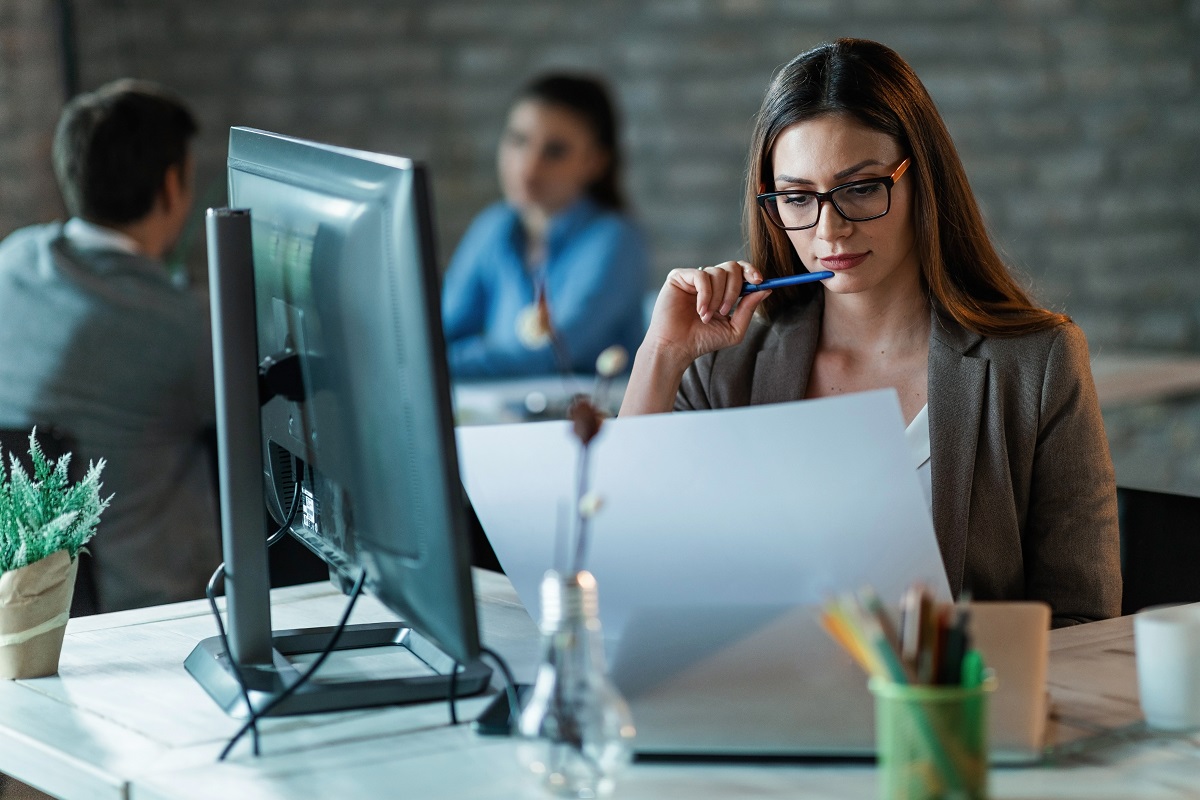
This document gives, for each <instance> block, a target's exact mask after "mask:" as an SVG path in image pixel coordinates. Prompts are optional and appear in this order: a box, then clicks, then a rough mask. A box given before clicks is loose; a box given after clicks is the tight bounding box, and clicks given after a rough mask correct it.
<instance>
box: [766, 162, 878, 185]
mask: <svg viewBox="0 0 1200 800" xmlns="http://www.w3.org/2000/svg"><path fill="white" fill-rule="evenodd" d="M882 166H883V162H882V161H879V160H877V159H874V158H868V159H867V160H866V161H860V162H859V163H857V164H855V165H854V166H853V167H848V168H846V169H844V170H842V171H841V172H839V173H837V174H836V175H834V176H833V179H834V180H836V181H840V180H841V179H842V178H848V177H850V176H851V175H853V174H854V173H856V172H858V171H860V170H862V169H865V168H866V167H882ZM775 182H776V183H799V184H806V185H808V186H813V185H815V184H814V183H813V182H812V181H810V180H808V179H807V178H793V177H792V176H791V175H776V176H775Z"/></svg>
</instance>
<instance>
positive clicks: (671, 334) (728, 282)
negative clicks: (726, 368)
mask: <svg viewBox="0 0 1200 800" xmlns="http://www.w3.org/2000/svg"><path fill="white" fill-rule="evenodd" d="M761 281H762V275H761V274H760V273H759V272H758V270H756V269H755V268H754V267H753V266H751V265H750V264H749V262H746V261H726V262H724V263H723V264H718V265H716V266H715V267H703V268H701V269H674V270H671V272H670V273H669V274H668V275H667V280H666V283H664V284H663V288H662V290H661V291H660V292H659V293H658V300H657V301H656V302H655V303H654V315H653V317H652V318H651V320H650V329H649V331H647V333H646V344H651V343H653V345H654V346H657V347H659V348H661V349H662V350H670V351H674V352H676V353H677V354H678V356H679V358H680V359H681V360H686V362H687V364H690V363H691V362H692V361H694V360H695V359H697V358H699V357H700V356H702V355H704V354H705V353H710V352H712V351H713V350H720V349H721V348H723V347H729V346H730V345H734V344H737V343H738V342H740V341H741V340H742V338H743V337H744V336H745V335H746V330H747V329H748V328H749V327H750V320H751V318H752V317H753V316H754V310H755V309H756V308H758V306H759V304H760V303H761V302H762V301H763V300H765V299H766V297H767V295H769V294H770V292H769V291H763V292H755V293H753V294H750V295H747V296H746V297H744V298H742V299H741V301H740V302H739V301H738V298H739V297H741V294H742V287H743V285H744V284H745V283H746V282H749V283H759V282H761ZM684 366H685V367H686V364H684Z"/></svg>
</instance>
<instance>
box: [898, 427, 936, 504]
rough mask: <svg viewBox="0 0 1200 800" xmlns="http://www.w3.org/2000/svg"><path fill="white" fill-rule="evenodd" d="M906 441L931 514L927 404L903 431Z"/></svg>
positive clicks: (931, 487) (931, 496) (931, 493)
mask: <svg viewBox="0 0 1200 800" xmlns="http://www.w3.org/2000/svg"><path fill="white" fill-rule="evenodd" d="M904 437H905V438H906V439H907V440H908V449H909V450H910V451H911V452H912V458H913V465H914V466H915V467H916V468H917V477H918V478H919V479H920V481H921V490H922V491H924V492H925V502H926V503H928V504H929V510H930V513H932V512H933V477H932V474H931V473H930V469H929V404H928V403H926V404H925V405H924V406H922V407H921V410H920V411H918V412H917V415H916V416H915V417H913V421H912V422H910V423H908V427H907V428H905V430H904Z"/></svg>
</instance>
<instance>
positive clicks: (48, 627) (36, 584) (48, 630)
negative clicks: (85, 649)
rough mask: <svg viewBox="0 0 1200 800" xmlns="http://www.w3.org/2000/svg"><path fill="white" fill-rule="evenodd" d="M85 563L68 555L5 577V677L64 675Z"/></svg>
mask: <svg viewBox="0 0 1200 800" xmlns="http://www.w3.org/2000/svg"><path fill="white" fill-rule="evenodd" d="M78 567H79V561H78V559H76V560H75V561H72V560H71V557H70V555H68V554H67V551H66V550H59V551H58V552H56V553H51V554H50V555H48V556H46V557H45V558H43V559H42V560H41V561H35V562H34V563H32V564H30V565H29V566H27V567H21V568H20V569H14V570H11V571H9V572H5V573H0V678H7V679H10V680H11V679H14V678H41V677H44V676H46V675H53V674H55V673H56V672H58V656H59V654H60V653H61V652H62V643H63V634H65V633H66V630H67V618H68V617H69V616H70V611H71V596H72V595H73V594H74V593H75V571H76V570H77V569H78Z"/></svg>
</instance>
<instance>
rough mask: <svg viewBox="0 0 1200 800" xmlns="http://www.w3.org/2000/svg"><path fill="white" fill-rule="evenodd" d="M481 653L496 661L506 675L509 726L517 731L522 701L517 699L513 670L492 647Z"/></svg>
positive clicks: (480, 649) (505, 686) (484, 649)
mask: <svg viewBox="0 0 1200 800" xmlns="http://www.w3.org/2000/svg"><path fill="white" fill-rule="evenodd" d="M479 652H480V654H481V655H484V656H487V657H489V658H490V659H492V661H495V662H496V666H497V667H499V668H500V672H501V673H503V675H504V689H505V691H506V692H508V724H509V727H510V728H512V729H513V730H516V729H517V720H518V719H519V718H520V716H521V701H520V699H518V697H517V681H516V679H515V678H514V677H513V674H512V670H511V669H509V668H508V662H507V661H505V660H504V659H503V658H502V657H501V656H500V654H499V653H497V652H496V651H495V650H493V649H491V648H490V647H481V648H479Z"/></svg>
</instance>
